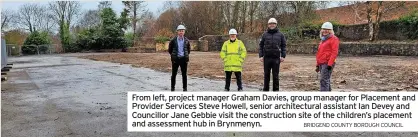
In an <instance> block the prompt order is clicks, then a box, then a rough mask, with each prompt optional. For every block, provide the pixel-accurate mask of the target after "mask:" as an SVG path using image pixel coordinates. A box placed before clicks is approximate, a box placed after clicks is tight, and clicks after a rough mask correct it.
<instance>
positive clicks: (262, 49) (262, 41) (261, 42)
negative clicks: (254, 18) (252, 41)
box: [258, 34, 264, 58]
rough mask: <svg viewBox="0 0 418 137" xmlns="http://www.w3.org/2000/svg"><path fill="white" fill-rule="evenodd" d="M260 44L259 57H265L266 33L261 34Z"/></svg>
mask: <svg viewBox="0 0 418 137" xmlns="http://www.w3.org/2000/svg"><path fill="white" fill-rule="evenodd" d="M258 45H259V47H258V48H259V49H258V50H259V52H258V57H260V58H261V57H264V34H263V35H261V39H260V43H259V44H258Z"/></svg>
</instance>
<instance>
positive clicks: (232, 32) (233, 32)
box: [229, 29, 238, 35]
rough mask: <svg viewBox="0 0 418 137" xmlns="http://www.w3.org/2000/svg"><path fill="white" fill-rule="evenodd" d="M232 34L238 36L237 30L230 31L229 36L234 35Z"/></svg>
mask: <svg viewBox="0 0 418 137" xmlns="http://www.w3.org/2000/svg"><path fill="white" fill-rule="evenodd" d="M232 34H234V35H237V34H238V33H237V30H235V29H231V30H229V35H232Z"/></svg>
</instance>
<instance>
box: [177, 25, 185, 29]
mask: <svg viewBox="0 0 418 137" xmlns="http://www.w3.org/2000/svg"><path fill="white" fill-rule="evenodd" d="M185 29H186V27H184V26H183V25H179V26H177V30H185Z"/></svg>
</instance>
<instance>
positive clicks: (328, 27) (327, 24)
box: [321, 22, 333, 29]
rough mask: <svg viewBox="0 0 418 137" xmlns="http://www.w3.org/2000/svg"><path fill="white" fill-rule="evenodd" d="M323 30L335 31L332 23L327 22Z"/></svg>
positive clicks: (323, 25)
mask: <svg viewBox="0 0 418 137" xmlns="http://www.w3.org/2000/svg"><path fill="white" fill-rule="evenodd" d="M321 28H323V29H333V27H332V24H331V22H325V23H324V24H322V27H321Z"/></svg>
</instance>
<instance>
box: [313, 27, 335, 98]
mask: <svg viewBox="0 0 418 137" xmlns="http://www.w3.org/2000/svg"><path fill="white" fill-rule="evenodd" d="M321 28H322V29H321V32H320V37H321V43H320V44H319V46H318V52H317V53H316V70H315V71H316V72H317V73H318V72H320V73H321V79H320V90H321V91H331V73H332V71H333V69H334V67H335V62H336V60H337V56H338V47H339V44H340V40H339V39H338V37H337V36H335V35H334V30H333V27H332V24H331V23H330V22H325V23H324V24H322V27H321Z"/></svg>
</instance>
